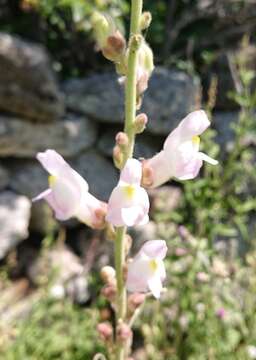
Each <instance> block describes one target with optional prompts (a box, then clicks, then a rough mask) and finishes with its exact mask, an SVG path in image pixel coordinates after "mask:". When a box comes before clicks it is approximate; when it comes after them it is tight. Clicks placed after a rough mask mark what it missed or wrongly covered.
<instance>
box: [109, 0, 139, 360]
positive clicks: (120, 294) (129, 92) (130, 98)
mask: <svg viewBox="0 0 256 360" xmlns="http://www.w3.org/2000/svg"><path fill="white" fill-rule="evenodd" d="M142 5H143V0H132V8H131V26H130V27H131V29H130V41H129V55H128V66H127V74H126V86H125V126H124V131H125V133H126V134H127V136H128V139H129V147H128V150H127V152H126V158H125V161H127V159H129V158H131V157H132V156H133V149H134V142H135V132H134V129H133V124H134V121H135V117H136V102H137V93H136V73H137V65H138V49H139V46H140V42H141V36H140V19H141V14H142ZM125 234H126V227H120V228H117V229H116V241H115V267H116V278H117V303H116V306H117V309H116V316H117V318H116V320H117V321H116V325H118V323H120V322H124V321H125V320H126V313H127V299H126V297H127V293H126V287H125V282H124V276H123V272H124V266H125ZM116 345H117V346H116V360H124V359H125V357H126V352H127V350H126V348H127V345H126V344H124V343H123V342H121V341H118V339H117V344H116Z"/></svg>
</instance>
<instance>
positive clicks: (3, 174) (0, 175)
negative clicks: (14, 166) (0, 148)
mask: <svg viewBox="0 0 256 360" xmlns="http://www.w3.org/2000/svg"><path fill="white" fill-rule="evenodd" d="M8 182H9V174H8V171H7V170H6V169H5V168H4V167H3V166H1V165H0V190H3V189H4V188H5V187H6V186H7V184H8Z"/></svg>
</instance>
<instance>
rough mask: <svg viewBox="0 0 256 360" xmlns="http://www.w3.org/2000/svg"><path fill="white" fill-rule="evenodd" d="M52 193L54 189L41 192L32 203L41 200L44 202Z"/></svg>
mask: <svg viewBox="0 0 256 360" xmlns="http://www.w3.org/2000/svg"><path fill="white" fill-rule="evenodd" d="M51 192H52V189H46V190H44V191H43V192H41V193H40V194H39V195H37V196H35V197H34V198H33V199H32V202H35V201H39V200H42V199H44V198H46V197H47V196H48V195H49V194H50V193H51Z"/></svg>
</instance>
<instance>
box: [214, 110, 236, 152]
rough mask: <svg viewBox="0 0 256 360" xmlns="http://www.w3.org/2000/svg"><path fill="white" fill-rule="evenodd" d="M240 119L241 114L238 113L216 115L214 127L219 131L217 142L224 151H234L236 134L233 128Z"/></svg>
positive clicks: (218, 113)
mask: <svg viewBox="0 0 256 360" xmlns="http://www.w3.org/2000/svg"><path fill="white" fill-rule="evenodd" d="M238 118H239V113H238V112H236V111H233V112H217V113H214V115H213V120H212V125H213V127H214V128H215V129H216V131H217V136H216V141H217V143H218V144H219V145H220V146H221V149H222V150H225V151H231V150H232V148H233V146H234V140H235V133H234V130H233V129H232V126H233V125H234V124H235V123H237V121H238Z"/></svg>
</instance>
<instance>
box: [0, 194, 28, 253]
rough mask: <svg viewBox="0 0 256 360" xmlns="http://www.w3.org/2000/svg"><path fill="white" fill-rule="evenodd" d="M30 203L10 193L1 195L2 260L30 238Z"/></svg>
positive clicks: (0, 242)
mask: <svg viewBox="0 0 256 360" xmlns="http://www.w3.org/2000/svg"><path fill="white" fill-rule="evenodd" d="M29 219H30V201H29V200H28V199H27V198H26V197H25V196H20V195H16V194H14V193H12V192H10V191H5V192H3V193H1V194H0V228H1V235H0V260H1V259H3V258H4V257H5V255H6V254H7V253H8V252H9V251H10V250H12V249H13V248H14V247H15V246H16V245H17V244H19V243H20V242H21V241H22V240H24V239H26V237H27V236H28V225H29Z"/></svg>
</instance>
